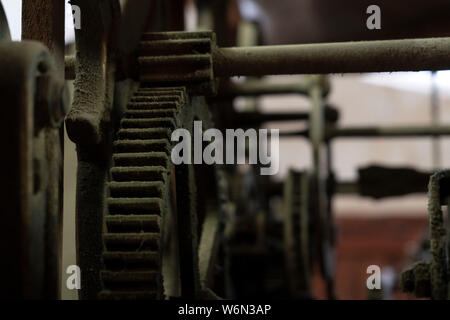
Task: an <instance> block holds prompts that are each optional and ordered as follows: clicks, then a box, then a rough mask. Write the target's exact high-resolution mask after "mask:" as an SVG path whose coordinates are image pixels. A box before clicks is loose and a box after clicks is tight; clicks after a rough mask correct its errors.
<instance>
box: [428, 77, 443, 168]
mask: <svg viewBox="0 0 450 320" xmlns="http://www.w3.org/2000/svg"><path fill="white" fill-rule="evenodd" d="M436 78H437V72H436V71H433V72H431V106H430V109H431V110H430V112H431V125H432V126H433V127H434V126H438V125H439V113H440V110H439V89H438V86H437V79H436ZM432 157H433V168H434V169H439V168H440V167H441V146H440V139H439V137H433V142H432Z"/></svg>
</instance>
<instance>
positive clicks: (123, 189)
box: [109, 181, 164, 199]
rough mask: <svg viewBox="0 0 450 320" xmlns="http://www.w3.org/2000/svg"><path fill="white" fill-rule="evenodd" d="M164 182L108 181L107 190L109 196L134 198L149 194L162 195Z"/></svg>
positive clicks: (159, 196)
mask: <svg viewBox="0 0 450 320" xmlns="http://www.w3.org/2000/svg"><path fill="white" fill-rule="evenodd" d="M163 188H164V184H163V183H162V182H153V181H152V182H110V183H109V191H110V195H111V197H115V198H121V197H127V198H134V197H145V196H147V197H148V196H150V197H152V198H161V199H162V197H163Z"/></svg>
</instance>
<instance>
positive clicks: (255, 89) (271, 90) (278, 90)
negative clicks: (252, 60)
mask: <svg viewBox="0 0 450 320" xmlns="http://www.w3.org/2000/svg"><path fill="white" fill-rule="evenodd" d="M309 87H310V86H309V84H308V83H306V82H299V81H298V82H292V83H271V82H267V81H260V80H258V81H257V80H250V81H245V82H242V83H233V82H228V83H226V84H220V87H219V92H218V97H224V98H234V97H239V96H261V95H278V94H299V95H308V91H309Z"/></svg>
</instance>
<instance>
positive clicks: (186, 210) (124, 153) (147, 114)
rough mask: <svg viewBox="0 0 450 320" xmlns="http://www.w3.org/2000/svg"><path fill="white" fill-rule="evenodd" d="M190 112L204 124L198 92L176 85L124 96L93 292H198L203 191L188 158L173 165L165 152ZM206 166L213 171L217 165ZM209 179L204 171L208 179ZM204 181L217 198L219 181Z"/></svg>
mask: <svg viewBox="0 0 450 320" xmlns="http://www.w3.org/2000/svg"><path fill="white" fill-rule="evenodd" d="M195 120H202V121H203V124H204V125H205V128H207V127H209V126H210V125H211V123H210V119H209V112H208V109H207V107H206V103H205V102H204V99H203V98H200V97H193V98H190V97H188V96H187V94H186V91H185V88H183V87H173V88H171V87H167V88H146V87H141V88H139V89H138V90H137V91H136V92H135V94H134V95H133V96H132V98H131V99H130V101H129V103H128V105H127V108H126V110H125V112H124V114H123V116H122V119H121V121H120V127H119V130H118V131H117V134H116V139H115V141H114V153H113V156H112V160H113V163H112V166H111V169H110V182H109V183H108V185H107V200H106V213H105V215H104V232H103V246H104V248H103V253H102V259H103V266H104V268H103V270H102V271H101V272H100V277H101V284H102V291H101V292H100V294H99V298H101V299H117V300H119V299H120V300H122V299H132V300H134V299H164V298H169V297H173V296H187V297H195V296H196V295H198V294H200V291H201V288H200V280H201V279H200V278H201V277H200V274H199V256H198V245H199V240H198V239H199V238H200V236H201V232H202V228H201V226H200V225H201V223H202V221H203V220H204V219H205V217H206V215H207V213H206V212H204V210H205V209H207V208H206V207H205V208H204V206H205V205H206V204H203V202H204V201H203V200H204V199H203V200H202V199H200V200H198V201H197V196H196V193H197V186H198V183H199V181H198V177H196V174H194V170H193V167H192V165H181V166H174V165H173V164H172V162H171V156H170V153H171V147H172V142H171V140H170V137H171V134H172V131H173V130H175V129H177V128H184V129H187V130H189V131H191V130H192V129H193V122H194V121H195ZM196 169H198V170H202V168H201V167H199V168H196ZM198 170H196V171H198ZM211 170H213V171H212V172H211V173H213V174H214V175H215V172H216V170H217V169H213V168H211ZM200 172H201V171H199V172H197V173H198V174H200ZM215 178H216V179H217V177H215ZM216 179H214V177H212V176H210V177H209V180H210V181H211V182H210V183H209V184H211V183H212V184H217V180H216ZM214 181H216V182H214ZM207 188H209V189H210V191H209V192H208V194H211V196H212V197H213V198H216V199H217V197H218V196H219V193H217V191H219V189H220V188H219V187H218V186H217V185H213V186H209V187H207ZM214 190H215V191H214ZM200 191H202V189H200ZM215 192H216V194H214V193H215ZM197 202H198V204H197ZM202 208H203V209H202ZM199 210H200V211H199ZM177 212H179V214H178V215H177ZM180 213H181V214H180ZM216 214H218V213H217V212H216ZM197 220H199V221H197ZM197 225H199V226H198V227H197ZM183 257H184V259H183ZM183 287H184V288H183ZM186 288H188V289H187V291H186ZM183 291H184V292H183Z"/></svg>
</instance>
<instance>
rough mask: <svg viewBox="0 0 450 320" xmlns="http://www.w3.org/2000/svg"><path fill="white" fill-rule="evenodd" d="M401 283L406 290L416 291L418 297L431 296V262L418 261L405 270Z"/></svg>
mask: <svg viewBox="0 0 450 320" xmlns="http://www.w3.org/2000/svg"><path fill="white" fill-rule="evenodd" d="M400 285H401V287H402V290H403V291H404V292H409V293H414V294H415V295H416V297H418V298H429V297H431V276H430V263H428V262H417V263H416V264H414V265H413V266H411V267H410V268H408V269H407V270H405V271H403V272H402V276H401V279H400Z"/></svg>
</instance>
